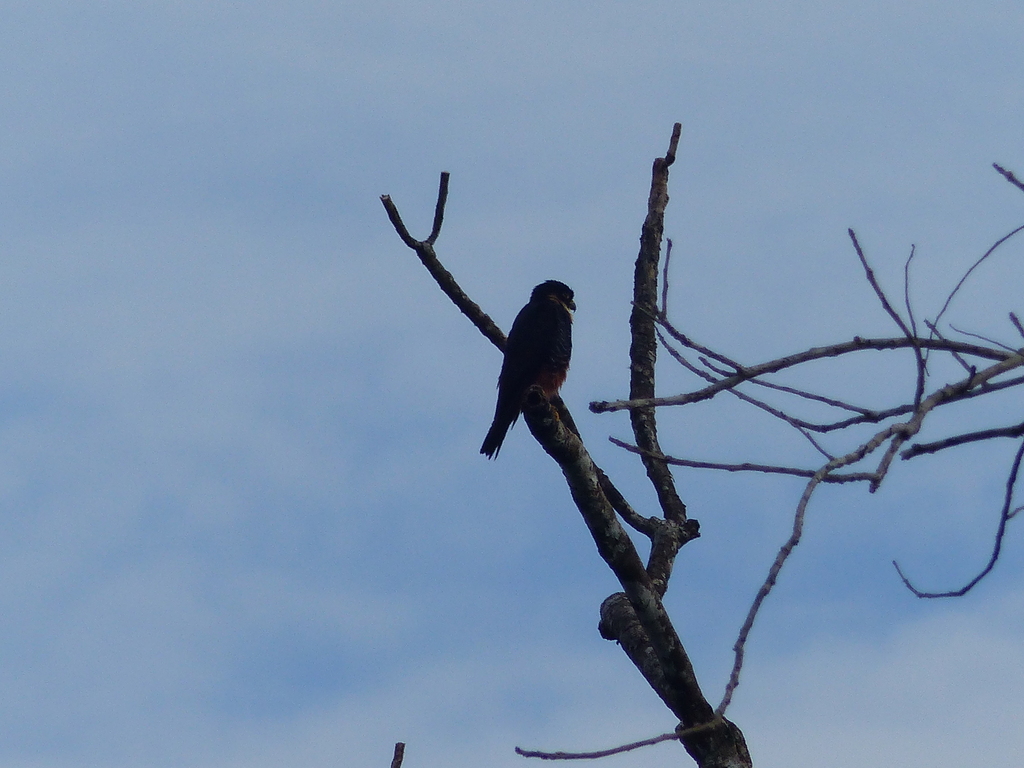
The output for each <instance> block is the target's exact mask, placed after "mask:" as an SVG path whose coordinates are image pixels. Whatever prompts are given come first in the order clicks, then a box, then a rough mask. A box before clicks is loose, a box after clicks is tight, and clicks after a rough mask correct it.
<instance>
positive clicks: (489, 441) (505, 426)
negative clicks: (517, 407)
mask: <svg viewBox="0 0 1024 768" xmlns="http://www.w3.org/2000/svg"><path fill="white" fill-rule="evenodd" d="M513 421H515V420H514V419H513V420H512V421H509V420H508V419H501V418H497V417H496V418H495V419H494V422H493V423H492V424H491V428H490V429H489V430H487V437H485V438H484V444H483V445H482V446H480V453H482V454H484V455H485V456H486V457H487V458H488V459H493V458H494V457H495V456H497V455H498V451H499V450H501V444H502V443H503V442H504V441H505V435H507V434H508V430H509V428H510V427H511V426H512V422H513Z"/></svg>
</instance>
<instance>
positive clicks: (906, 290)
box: [903, 244, 917, 336]
mask: <svg viewBox="0 0 1024 768" xmlns="http://www.w3.org/2000/svg"><path fill="white" fill-rule="evenodd" d="M916 252H917V246H916V245H913V244H911V246H910V255H909V256H907V260H906V262H904V264H903V304H904V306H906V308H907V317H908V318H910V330H911V332H913V334H914V335H915V336H917V321H916V320H914V308H913V307H912V306H911V305H910V262H912V261H913V260H914V254H915V253H916Z"/></svg>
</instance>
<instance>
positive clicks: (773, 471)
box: [608, 437, 875, 483]
mask: <svg viewBox="0 0 1024 768" xmlns="http://www.w3.org/2000/svg"><path fill="white" fill-rule="evenodd" d="M608 441H609V442H610V443H612V444H613V445H617V446H618V447H619V448H624V449H625V450H627V451H629V452H630V453H636V454H640V455H642V454H643V453H644V450H643V449H642V448H640V447H639V446H636V445H630V444H629V443H627V442H625V441H623V440H619V439H618V438H615V437H609V438H608ZM657 458H659V459H661V460H662V461H664V462H665V463H666V464H672V465H674V466H677V467H691V468H693V469H717V470H721V471H723V472H762V473H764V474H767V475H793V476H794V477H814V475H815V474H817V472H818V470H816V469H800V468H799V467H776V466H771V465H769V464H752V463H750V462H744V463H742V464H725V463H722V462H718V461H695V460H693V459H680V458H678V457H676V456H669V455H667V454H661V455H659V456H657ZM874 478H875V473H874V472H854V473H850V474H842V475H837V474H828V475H826V476H825V477H824V479H823V480H822V482H824V483H855V482H864V481H870V480H873V479H874Z"/></svg>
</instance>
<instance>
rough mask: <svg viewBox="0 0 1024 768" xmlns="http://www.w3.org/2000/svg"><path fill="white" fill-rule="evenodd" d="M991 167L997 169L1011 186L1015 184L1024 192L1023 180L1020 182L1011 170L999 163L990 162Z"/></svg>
mask: <svg viewBox="0 0 1024 768" xmlns="http://www.w3.org/2000/svg"><path fill="white" fill-rule="evenodd" d="M992 167H993V168H995V169H996V170H997V171H999V173H1000V174H1001V175H1002V176H1003V178H1004V179H1006V180H1007V181H1008V182H1010V183H1011V184H1013V186H1015V187H1016V188H1017V189H1019V190H1021V191H1022V192H1024V182H1022V181H1021V180H1020V179H1018V178H1017V177H1016V176H1014V175H1013V171H1008V170H1006V169H1005V168H1003V166H1001V165H1000V164H999V163H992Z"/></svg>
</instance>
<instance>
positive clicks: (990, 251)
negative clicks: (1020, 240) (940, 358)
mask: <svg viewBox="0 0 1024 768" xmlns="http://www.w3.org/2000/svg"><path fill="white" fill-rule="evenodd" d="M997 169H998V166H997ZM1010 175H1011V176H1012V175H1013V174H1010ZM1022 230H1024V224H1022V225H1021V226H1019V227H1017V228H1016V229H1015V230H1013V231H1012V232H1009V233H1007V234H1005V235H1003V236H1002V237H1001V238H999V239H998V240H996V241H995V243H994V244H993V245H992V247H990V248H989V249H988V250H987V251H985V253H984V254H983V255H982V257H981V258H980V259H978V260H977V261H976V262H974V263H973V264H972V265H971V266H970V268H969V269H968V270H967V271H966V272H964V276H963V277H961V278H960V282H958V283H957V284H956V287H954V288H953V290H952V291H950V293H949V296H947V297H946V303H945V304H943V305H942V309H940V310H939V314H937V315H936V316H935V321H934V322H935V325H938V324H939V320H941V319H942V316H943V315H944V314H946V310H947V309H949V305H950V304H951V303H952V301H953V297H954V296H956V295H957V293H958V292H959V291H960V289H961V288H963V286H964V283H966V282H967V278H968V277H970V276H971V273H972V272H974V270H976V269H977V268H978V267H980V266H981V265H982V263H983V262H984V261H985V259H987V258H988V257H989V256H991V255H992V254H993V253H995V250H996V249H997V248H998V247H999V246H1000V245H1002V244H1003V243H1005V242H1006V241H1007V240H1009V239H1010V238H1011V237H1013V236H1014V235H1016V234H1017V233H1018V232H1020V231H1022Z"/></svg>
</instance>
